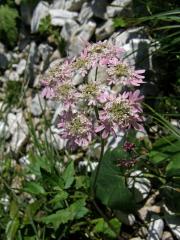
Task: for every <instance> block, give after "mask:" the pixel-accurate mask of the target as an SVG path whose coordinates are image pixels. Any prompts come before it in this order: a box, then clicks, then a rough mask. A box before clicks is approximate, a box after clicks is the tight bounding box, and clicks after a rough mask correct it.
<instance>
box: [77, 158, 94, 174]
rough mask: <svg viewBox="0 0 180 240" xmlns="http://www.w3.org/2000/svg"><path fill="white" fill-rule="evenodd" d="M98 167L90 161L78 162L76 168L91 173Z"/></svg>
mask: <svg viewBox="0 0 180 240" xmlns="http://www.w3.org/2000/svg"><path fill="white" fill-rule="evenodd" d="M97 165H98V162H92V161H87V160H84V161H79V163H78V168H79V169H80V170H81V169H86V171H87V172H92V171H93V170H95V169H96V167H97Z"/></svg>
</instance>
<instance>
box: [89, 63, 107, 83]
mask: <svg viewBox="0 0 180 240" xmlns="http://www.w3.org/2000/svg"><path fill="white" fill-rule="evenodd" d="M95 79H96V81H97V82H101V83H102V81H103V82H105V81H106V79H107V72H106V69H105V68H104V67H103V66H100V67H98V69H97V72H96V68H93V69H91V70H90V72H89V74H88V81H94V80H95Z"/></svg>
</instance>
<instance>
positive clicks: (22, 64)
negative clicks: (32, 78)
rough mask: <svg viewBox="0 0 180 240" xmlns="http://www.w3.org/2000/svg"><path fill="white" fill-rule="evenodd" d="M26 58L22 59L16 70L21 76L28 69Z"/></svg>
mask: <svg viewBox="0 0 180 240" xmlns="http://www.w3.org/2000/svg"><path fill="white" fill-rule="evenodd" d="M26 63H27V62H26V59H21V60H20V62H19V63H18V65H17V68H16V71H17V73H18V75H19V76H21V75H22V74H23V73H24V71H25V69H26Z"/></svg>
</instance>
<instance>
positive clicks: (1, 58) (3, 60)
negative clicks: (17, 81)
mask: <svg viewBox="0 0 180 240" xmlns="http://www.w3.org/2000/svg"><path fill="white" fill-rule="evenodd" d="M8 63H9V62H8V59H7V57H6V54H4V53H0V70H1V69H2V70H5V69H6V68H7V66H8Z"/></svg>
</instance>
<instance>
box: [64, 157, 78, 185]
mask: <svg viewBox="0 0 180 240" xmlns="http://www.w3.org/2000/svg"><path fill="white" fill-rule="evenodd" d="M74 174H75V170H74V162H73V161H71V162H70V163H69V164H68V166H67V168H66V169H65V171H64V173H63V175H62V177H63V179H64V182H65V186H64V189H68V188H69V187H70V186H71V185H72V183H73V182H74Z"/></svg>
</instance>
